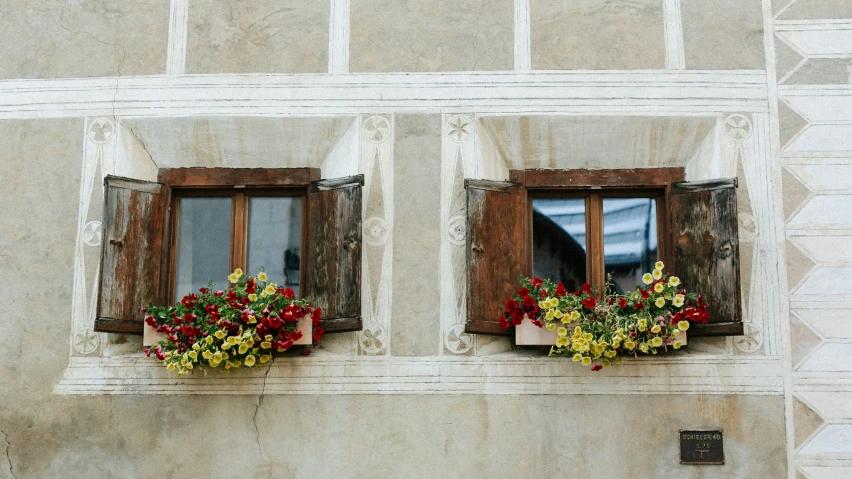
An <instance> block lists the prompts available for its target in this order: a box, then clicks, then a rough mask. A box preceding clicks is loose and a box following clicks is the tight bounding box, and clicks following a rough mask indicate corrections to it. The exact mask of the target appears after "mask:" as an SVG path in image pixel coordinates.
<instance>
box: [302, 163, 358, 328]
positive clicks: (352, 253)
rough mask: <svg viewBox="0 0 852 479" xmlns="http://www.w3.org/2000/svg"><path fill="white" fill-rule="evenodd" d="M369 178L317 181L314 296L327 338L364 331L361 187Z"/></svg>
mask: <svg viewBox="0 0 852 479" xmlns="http://www.w3.org/2000/svg"><path fill="white" fill-rule="evenodd" d="M363 184H364V176H363V175H357V176H351V177H346V178H339V179H333V180H319V181H314V182H311V185H310V188H309V189H308V223H309V226H308V238H309V240H308V241H309V243H308V245H307V246H306V248H304V249H305V250H306V251H307V252H308V257H307V268H308V271H307V274H308V288H307V292H306V293H307V295H309V296H310V297H311V299H312V301H313V304H314V305H315V306H318V307H320V308H322V318H323V319H322V320H321V321H320V326H321V327H322V328H323V329H324V330H325V331H326V332H327V333H335V332H345V331H360V330H361V186H362V185H363Z"/></svg>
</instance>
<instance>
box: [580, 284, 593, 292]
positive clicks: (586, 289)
mask: <svg viewBox="0 0 852 479" xmlns="http://www.w3.org/2000/svg"><path fill="white" fill-rule="evenodd" d="M582 291H583V292H584V293H586V294H592V285H590V284H589V283H583V289H582Z"/></svg>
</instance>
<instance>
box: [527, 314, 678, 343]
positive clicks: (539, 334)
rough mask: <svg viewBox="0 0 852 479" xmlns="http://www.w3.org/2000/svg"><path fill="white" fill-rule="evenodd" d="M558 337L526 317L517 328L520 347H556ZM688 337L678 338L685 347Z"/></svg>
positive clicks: (552, 331)
mask: <svg viewBox="0 0 852 479" xmlns="http://www.w3.org/2000/svg"><path fill="white" fill-rule="evenodd" d="M574 326H576V323H568V324H566V325H565V327H566V328H568V330H569V331H571V330H573V329H574ZM558 337H559V336H558V335H557V334H556V329H553V330H548V329H547V328H539V327H538V326H536V325H534V324H533V323H532V321H530V320H529V319H528V318H527V317H526V316H524V321H523V322H522V323H521V324H519V325H518V326H515V344H517V345H518V346H555V345H556V338H558ZM686 337H687V331H683V332H681V333H680V336H678V340H680V342H681V343H683V346H686V345H687V339H686ZM669 344H671V342H669Z"/></svg>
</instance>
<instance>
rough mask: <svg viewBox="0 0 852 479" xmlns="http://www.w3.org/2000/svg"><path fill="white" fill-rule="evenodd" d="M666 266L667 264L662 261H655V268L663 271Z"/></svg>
mask: <svg viewBox="0 0 852 479" xmlns="http://www.w3.org/2000/svg"><path fill="white" fill-rule="evenodd" d="M665 266H666V265H664V264H663V262H662V261H657V262H656V263H654V268H656V269H658V270H660V271H662V270H663V268H664V267H665Z"/></svg>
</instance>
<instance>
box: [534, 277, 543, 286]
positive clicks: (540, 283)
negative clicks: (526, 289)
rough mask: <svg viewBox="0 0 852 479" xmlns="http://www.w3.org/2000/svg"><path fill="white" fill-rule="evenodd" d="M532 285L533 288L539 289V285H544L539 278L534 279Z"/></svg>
mask: <svg viewBox="0 0 852 479" xmlns="http://www.w3.org/2000/svg"><path fill="white" fill-rule="evenodd" d="M532 284H533V286H535V287H536V288H538V287H540V286H541V285H543V284H544V280H542V279H541V278H534V279H533V282H532Z"/></svg>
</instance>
